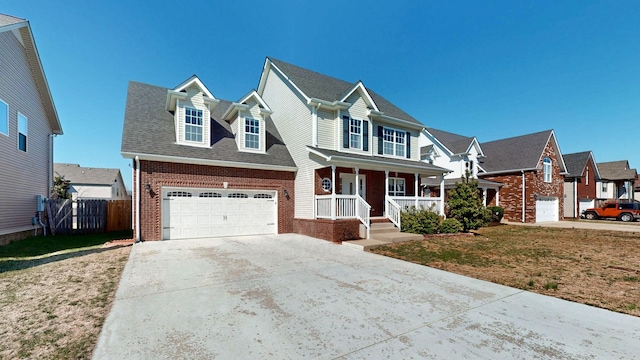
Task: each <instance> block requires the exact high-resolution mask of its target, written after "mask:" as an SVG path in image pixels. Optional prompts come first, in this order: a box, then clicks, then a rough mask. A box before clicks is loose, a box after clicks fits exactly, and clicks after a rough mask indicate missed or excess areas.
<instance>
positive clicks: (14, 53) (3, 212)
mask: <svg viewBox="0 0 640 360" xmlns="http://www.w3.org/2000/svg"><path fill="white" fill-rule="evenodd" d="M0 65H1V66H0V169H1V170H0V183H1V184H2V186H0V244H7V243H9V242H10V241H13V240H21V239H24V238H25V237H27V236H29V235H33V234H34V229H39V228H40V225H39V224H37V220H36V224H35V225H34V222H33V218H34V216H35V215H36V210H37V207H36V198H37V196H42V197H47V196H48V195H49V192H50V189H51V185H52V183H53V137H54V136H55V135H60V134H62V127H61V126H60V120H59V119H58V114H57V112H56V108H55V105H54V103H53V98H52V97H51V93H50V91H49V85H48V83H47V79H46V77H45V74H44V70H43V68H42V63H41V62H40V57H39V55H38V51H37V49H36V45H35V42H34V39H33V34H32V32H31V26H30V25H29V22H28V21H26V20H24V19H19V18H16V17H13V16H9V15H3V14H0Z"/></svg>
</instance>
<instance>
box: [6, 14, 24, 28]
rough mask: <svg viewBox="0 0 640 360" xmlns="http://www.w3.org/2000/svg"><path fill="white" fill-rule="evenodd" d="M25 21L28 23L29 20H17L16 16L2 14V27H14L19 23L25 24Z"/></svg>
mask: <svg viewBox="0 0 640 360" xmlns="http://www.w3.org/2000/svg"><path fill="white" fill-rule="evenodd" d="M25 21H27V20H25V19H20V18H17V17H15V16H11V15H6V14H0V27H3V26H8V25H13V24H18V23H21V22H25Z"/></svg>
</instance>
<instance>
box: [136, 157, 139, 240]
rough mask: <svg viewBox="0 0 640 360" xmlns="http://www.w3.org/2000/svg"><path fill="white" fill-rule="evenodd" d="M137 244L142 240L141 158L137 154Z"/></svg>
mask: <svg viewBox="0 0 640 360" xmlns="http://www.w3.org/2000/svg"><path fill="white" fill-rule="evenodd" d="M135 163H136V189H135V191H136V204H135V208H136V241H135V242H136V244H137V243H139V242H140V158H138V156H137V155H136V158H135Z"/></svg>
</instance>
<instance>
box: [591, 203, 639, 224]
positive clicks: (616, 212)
mask: <svg viewBox="0 0 640 360" xmlns="http://www.w3.org/2000/svg"><path fill="white" fill-rule="evenodd" d="M582 217H583V218H585V219H588V220H593V219H601V218H614V219H618V220H622V221H634V220H638V219H640V203H637V202H610V203H605V204H604V205H602V207H599V208H591V209H587V210H585V211H583V212H582Z"/></svg>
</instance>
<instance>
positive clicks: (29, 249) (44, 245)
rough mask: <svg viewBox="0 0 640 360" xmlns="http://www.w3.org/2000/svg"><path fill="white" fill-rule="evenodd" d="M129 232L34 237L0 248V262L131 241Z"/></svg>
mask: <svg viewBox="0 0 640 360" xmlns="http://www.w3.org/2000/svg"><path fill="white" fill-rule="evenodd" d="M131 237H132V233H131V231H116V232H110V233H105V234H92V235H57V236H35V237H29V238H27V239H24V240H21V241H14V242H12V243H11V244H9V245H6V246H0V261H1V260H2V259H5V258H21V257H33V256H41V255H45V254H50V253H54V252H58V251H67V250H77V249H82V248H87V247H93V246H98V245H100V246H102V245H104V243H106V242H108V241H111V240H119V239H131Z"/></svg>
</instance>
